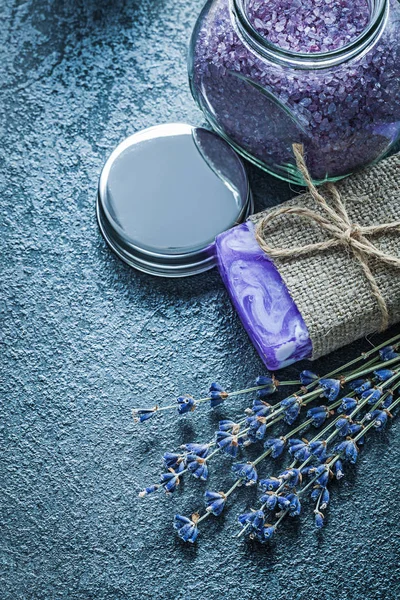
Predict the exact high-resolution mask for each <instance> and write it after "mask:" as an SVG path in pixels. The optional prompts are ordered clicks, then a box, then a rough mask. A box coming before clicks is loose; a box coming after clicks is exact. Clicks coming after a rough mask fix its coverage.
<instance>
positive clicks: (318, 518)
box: [315, 510, 325, 529]
mask: <svg viewBox="0 0 400 600" xmlns="http://www.w3.org/2000/svg"><path fill="white" fill-rule="evenodd" d="M324 518H325V517H324V515H323V513H322V512H320V511H318V510H316V511H315V527H316V528H317V529H322V527H323V526H324Z"/></svg>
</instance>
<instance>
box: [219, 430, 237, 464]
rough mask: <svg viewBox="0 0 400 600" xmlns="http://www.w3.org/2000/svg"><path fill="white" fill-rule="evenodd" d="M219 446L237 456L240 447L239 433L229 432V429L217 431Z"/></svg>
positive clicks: (227, 452)
mask: <svg viewBox="0 0 400 600" xmlns="http://www.w3.org/2000/svg"><path fill="white" fill-rule="evenodd" d="M216 439H217V446H218V448H221V450H222V452H224V453H225V454H229V456H233V458H236V456H237V454H238V449H239V441H238V437H237V435H233V434H232V433H229V431H217V438H216Z"/></svg>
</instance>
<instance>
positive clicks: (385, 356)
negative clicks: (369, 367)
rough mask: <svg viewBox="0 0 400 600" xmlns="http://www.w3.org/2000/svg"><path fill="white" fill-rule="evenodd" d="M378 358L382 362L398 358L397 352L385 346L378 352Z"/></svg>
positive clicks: (391, 347)
mask: <svg viewBox="0 0 400 600" xmlns="http://www.w3.org/2000/svg"><path fill="white" fill-rule="evenodd" d="M379 356H380V357H381V359H382V360H383V361H387V360H392V359H393V358H397V357H398V356H400V354H399V353H398V352H395V350H394V348H393V346H385V347H384V348H382V350H379Z"/></svg>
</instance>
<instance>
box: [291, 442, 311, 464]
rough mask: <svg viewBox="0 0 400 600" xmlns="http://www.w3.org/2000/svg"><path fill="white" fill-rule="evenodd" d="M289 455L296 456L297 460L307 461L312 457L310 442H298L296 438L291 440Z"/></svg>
mask: <svg viewBox="0 0 400 600" xmlns="http://www.w3.org/2000/svg"><path fill="white" fill-rule="evenodd" d="M289 454H291V455H292V456H294V458H295V459H296V460H299V461H302V462H303V461H305V460H307V459H308V458H309V457H310V456H311V452H310V448H309V446H308V441H307V440H305V439H303V440H297V439H295V438H291V439H290V440H289Z"/></svg>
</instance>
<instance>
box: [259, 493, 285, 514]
mask: <svg viewBox="0 0 400 600" xmlns="http://www.w3.org/2000/svg"><path fill="white" fill-rule="evenodd" d="M261 502H262V503H263V504H265V506H266V508H267V509H268V510H274V509H275V508H276V507H279V508H281V509H283V510H285V509H286V508H288V507H289V505H290V500H288V499H287V498H286V497H285V496H279V495H278V494H275V493H274V492H267V494H266V495H265V496H262V497H261Z"/></svg>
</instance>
